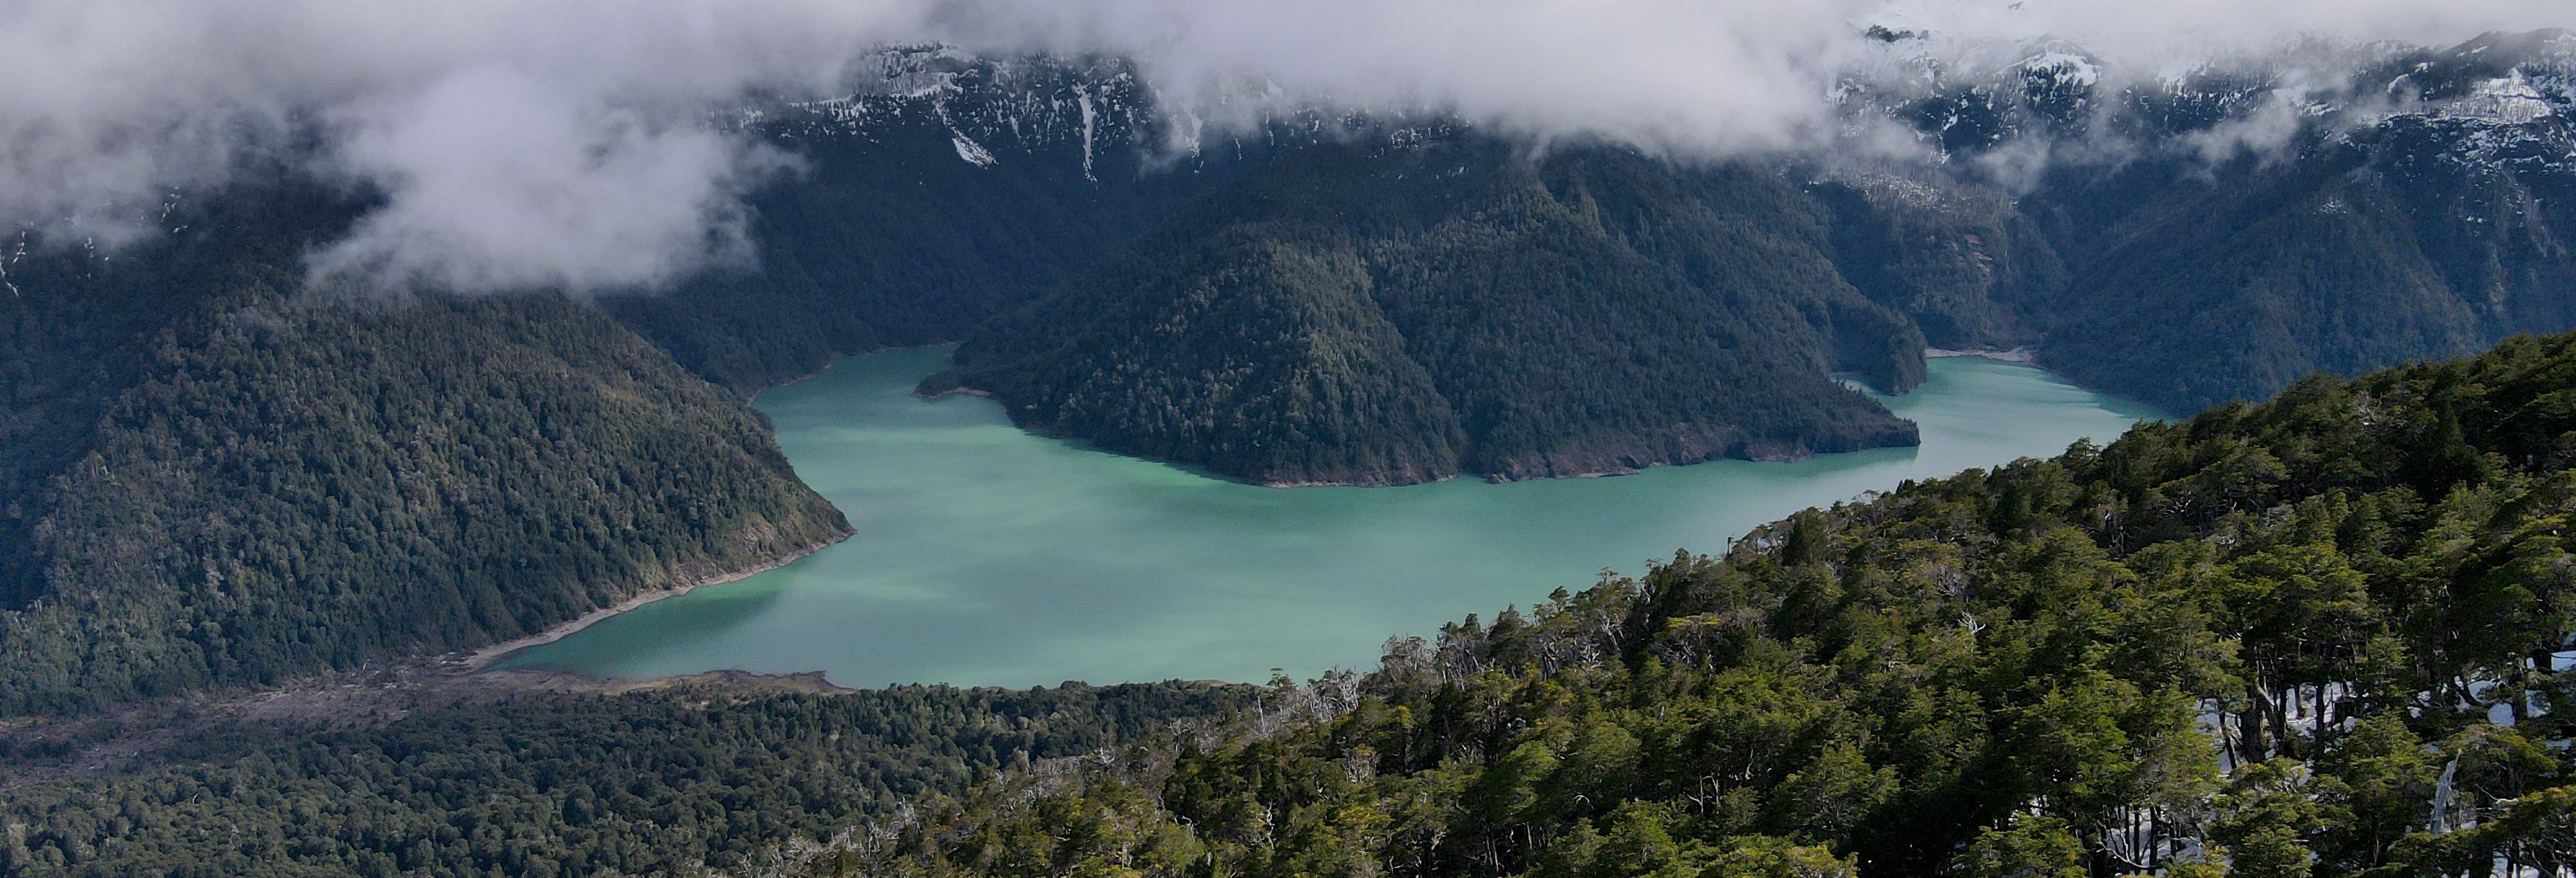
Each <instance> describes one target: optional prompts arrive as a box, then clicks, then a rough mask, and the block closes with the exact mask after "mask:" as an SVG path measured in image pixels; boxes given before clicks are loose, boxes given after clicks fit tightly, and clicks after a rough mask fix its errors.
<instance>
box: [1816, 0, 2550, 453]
mask: <svg viewBox="0 0 2576 878" xmlns="http://www.w3.org/2000/svg"><path fill="white" fill-rule="evenodd" d="M2046 48H2047V49H2048V50H2047V51H2042V52H2039V53H2037V54H2034V55H2033V56H2032V57H2031V58H2029V59H2027V60H2025V61H2023V62H2020V63H2017V64H2014V65H2011V66H2008V67H2007V68H2005V69H2004V70H2001V71H1997V72H1994V73H1991V74H1987V75H1985V76H1984V77H1982V78H1980V77H1978V76H1975V75H1973V74H1968V75H1963V74H1962V73H1961V72H1959V71H1946V73H1947V74H1948V79H1947V81H1948V82H1950V83H1951V84H1950V85H1945V86H1941V87H1938V88H1936V89H1935V94H1933V95H1931V96H1928V97H1922V98H1913V99H1911V101H1912V102H1910V103H1909V102H1907V100H1908V98H1907V97H1906V96H1905V95H1903V94H1894V95H1871V96H1869V100H1868V101H1864V102H1862V103H1863V105H1865V106H1867V107H1869V108H1870V109H1868V110H1867V112H1885V113H1889V114H1893V115H1897V116H1900V117H1903V118H1906V119H1907V120H1908V121H1910V122H1912V123H1914V124H1915V125H1917V126H1918V130H1919V131H1920V132H1921V136H1922V137H1924V138H1925V139H1926V141H1927V142H1928V143H1930V144H1932V145H1934V146H1935V147H1936V148H1938V149H1939V150H1941V151H1942V153H1943V154H1944V159H1945V162H1947V163H1950V164H1955V165H1960V166H1964V167H1971V168H1985V169H1989V170H1988V172H1987V174H1986V176H1988V177H1990V178H1994V179H1995V180H1996V181H1997V182H2000V183H2005V184H2009V185H2013V186H2017V187H2019V194H2018V195H2017V196H2016V197H2013V198H2011V199H2010V205H2011V206H2010V208H2009V209H2008V210H2006V211H2004V212H2003V215H2002V216H2001V218H2000V219H1998V218H1996V217H1995V215H1994V212H1992V211H1987V212H1971V213H1969V214H1967V215H1966V216H1960V217H1952V218H1946V219H1937V218H1936V220H1935V221H1933V222H1932V223H1931V224H1930V227H1929V230H1928V231H1918V234H1917V236H1916V237H1915V238H1913V239H1910V241H1909V240H1908V239H1904V238H1895V237H1885V240H1884V241H1883V242H1880V243H1879V246H1877V247H1873V252H1883V250H1884V249H1885V246H1884V245H1885V243H1888V242H1893V243H1895V244H1897V246H1896V248H1895V252H1897V253H1898V254H1899V257H1898V259H1897V260H1896V261H1897V262H1899V263H1900V264H1906V265H1908V267H1910V268H1917V273H1918V274H1925V275H1929V276H1930V277H1932V278H1936V279H1937V278H1942V277H1946V276H1949V275H1954V274H1956V272H1951V271H1942V270H1941V268H1942V265H1943V263H1942V261H1941V260H1942V257H1943V256H1944V255H1945V254H1947V253H1951V252H1956V251H1958V250H1961V249H1963V248H1961V247H1960V246H1959V244H1960V243H1961V242H1967V241H1971V240H1973V241H1974V242H1976V245H1975V246H1971V247H1968V248H1964V249H1967V250H1971V251H1973V252H1974V254H1975V255H1976V257H1977V258H1978V259H1979V260H1980V261H1981V262H1982V263H1983V266H1984V267H1985V268H1986V269H1987V273H1989V274H1992V275H1993V276H1994V277H1993V279H1992V280H1991V282H1990V283H1991V284H1992V285H1994V286H1996V287H1998V288H1999V289H2002V290H2007V291H2008V292H2007V293H2005V294H2003V295H2001V296H1998V297H1996V298H1995V302H1996V304H1997V305H1999V306H2001V307H1997V308H1992V309H1989V310H1988V311H1987V312H1986V314H1987V316H1988V317H1989V319H1990V320H1992V321H1994V322H1995V323H1997V324H2000V325H2007V326H2015V327H2020V328H2021V329H2022V330H2023V331H2022V332H2021V333H2020V334H2019V335H2018V336H2014V334H2012V333H2004V334H2003V335H2002V336H1990V337H2004V338H2008V339H2009V340H2010V341H2013V342H2014V343H2028V342H2037V343H2038V347H2039V348H2040V353H2041V356H2042V359H2043V361H2044V362H2046V363H2048V364H2050V365H2051V366H2053V367H2055V368H2057V369H2059V370H2060V371H2063V372H2065V373H2067V374H2069V375H2070V376H2073V377H2075V378H2077V379H2079V380H2081V381H2083V382H2085V383H2087V384H2089V385H2092V386H2095V387H2100V388H2103V389H2106V390H2110V391H2113V392H2117V393H2122V394H2126V395H2131V396H2136V397H2138V398H2141V399H2145V400H2147V401H2149V402H2154V403H2156V404H2158V405H2161V406H2164V407H2167V408H2171V409H2174V410H2178V411H2193V410H2197V409H2200V408H2202V407H2205V406H2208V405H2211V404H2214V403H2218V402H2222V401H2226V400H2230V399H2251V398H2260V397H2262V396H2264V395H2267V394H2270V393H2272V392H2275V391H2277V390H2279V389H2280V388H2282V387H2286V386H2288V385H2289V384H2290V383H2291V382H2293V381H2295V380H2297V379H2298V378H2299V377H2301V376H2303V375H2306V374H2308V373H2309V372H2312V371H2317V370H2324V371H2329V372H2334V373H2338V374H2347V375H2349V374H2357V373H2359V372H2362V371H2367V370H2370V369H2373V368H2379V367H2384V366H2388V365H2393V364H2396V363H2400V362H2404V361H2406V360H2410V359H2416V358H2423V357H2449V356H2462V355H2466V354H2468V353H2471V352H2474V351H2477V350H2480V349H2483V348H2484V347H2486V346H2488V345H2491V344H2493V343H2495V342H2496V341H2498V340H2500V339H2502V338H2504V337H2506V336H2508V335H2511V334H2514V333H2517V332H2554V331H2558V330H2563V329H2566V328H2568V327H2571V326H2576V253H2571V251H2570V249H2569V246H2568V243H2567V240H2568V239H2567V238H2566V232H2565V231H2564V230H2566V229H2569V228H2576V226H2570V222H2571V221H2576V121H2572V120H2576V102H2571V100H2570V98H2569V97H2568V93H2567V90H2566V86H2565V83H2566V82H2567V81H2568V76H2569V73H2568V72H2569V71H2571V70H2576V37H2571V36H2570V35H2568V34H2566V33H2563V32H2541V33H2535V34H2523V35H2489V36H2487V37H2482V38H2480V39H2478V40H2475V41H2472V42H2470V43H2467V44H2464V45H2461V46H2458V47H2454V48H2452V49H2448V50H2442V51H2432V50H2404V51H2392V52H2389V53H2388V54H2386V55H2385V56H2384V57H2379V58H2376V59H2375V60H2372V59H2364V60H2365V61H2367V62H2368V63H2364V64H2361V67H2360V69H2359V71H2358V72H2356V73H2352V74H2351V79H2350V81H2349V82H2346V83H2344V84H2342V85H2340V86H2336V87H2333V88H2326V89H2318V88H2315V87H2313V86H2297V87H2294V86H2293V84H2292V83H2293V82H2294V81H2295V78H2293V77H2287V76H2285V75H2284V74H2283V73H2282V71H2281V70H2280V69H2270V68H2260V67H2257V68H2254V69H2248V70H2204V71H2199V72H2196V73H2193V74H2191V75H2188V76H2183V77H2178V78H2169V79H2165V80H2160V81H2152V82H2147V83H2138V84H2131V85H2126V86H2118V87H2115V86H2113V85H2112V84H2111V83H2110V81H2109V80H2108V79H2107V78H2105V77H2104V75H2103V74H2102V73H2101V72H2100V71H2099V70H2098V69H2096V68H2095V67H2094V66H2093V65H2092V62H2090V61H2088V60H2086V59H2085V58H2083V57H2082V56H2081V55H2080V49H2075V48H2073V47H2068V46H2062V45H2060V46H2054V47H2046ZM2294 60H2295V59H2285V60H2281V61H2278V62H2276V63H2279V64H2283V65H2287V64H2291V63H2293V62H2294ZM2338 63H2344V62H2338ZM1934 78H1935V79H1939V78H1940V77H1937V76H1936V77H1934ZM1870 101H1874V102H1875V103H1870ZM2106 138H2107V139H2109V140H2110V141H2112V142H2113V144H2114V145H2112V146H2105V145H2104V144H2103V141H2104V140H2105V139H2106ZM2052 151H2054V154H2053V155H2052ZM2030 155H2038V156H2050V157H2049V158H2047V159H2046V162H2047V164H2046V165H2045V166H2043V167H2041V168H2039V169H2037V171H2036V172H2035V173H2030V172H2029V170H2028V169H2023V170H2020V171H2013V172H2011V173H1997V172H1993V171H1992V169H1995V168H2008V169H2009V168H2016V167H2019V165H2018V164H2017V163H2021V164H2026V163H2027V162H2026V157H2027V156H2030ZM2014 173H2029V176H2030V177H2031V179H2029V180H2026V181H2015V180H2012V179H2010V177H2012V176H2013V174H2014ZM1910 182H1911V184H1912V187H1913V188H1926V189H1928V190H1929V191H1930V192H1932V193H1936V194H1927V195H1920V196H1916V197H1911V198H1907V197H1881V198H1878V199H1876V200H1874V201H1866V202H1864V203H1861V204H1859V205H1857V206H1858V207H1860V208H1862V210H1861V211H1859V212H1858V214H1857V215H1858V216H1860V217H1862V223H1863V224H1864V225H1886V224H1888V223H1890V222H1892V221H1891V220H1886V219H1878V218H1877V217H1878V216H1879V215H1881V214H1883V213H1886V212H1887V211H1886V210H1884V209H1883V208H1881V207H1880V206H1881V205H1884V204H1897V205H1906V204H1909V203H1916V202H1924V201H1937V200H1940V199H1942V198H1950V199H1958V198H1961V197H1963V196H1960V195H1942V194H1937V193H1942V192H1943V191H1944V190H1955V189H1957V188H1958V187H1959V186H1960V185H1961V184H1960V183H1958V182H1957V178H1952V179H1948V180H1944V179H1940V178H1931V179H1930V180H1929V182H1928V183H1927V182H1924V181H1923V180H1915V181H1910ZM1966 185H1967V187H1968V188H1969V189H1970V190H1971V191H1972V192H1973V190H1974V189H1976V188H1977V184H1973V183H1971V184H1966ZM1988 185H1992V184H1988ZM1881 188H1889V189H1903V188H1907V187H1905V186H1903V185H1890V186H1883V187H1881ZM1990 197H1991V196H1990ZM1850 200H1851V199H1846V201H1850ZM1915 212H1916V213H1920V211H1919V210H1917V211H1915ZM2021 229H2035V230H2037V231H2038V232H2039V233H2040V234H2039V235H2036V236H2034V235H2029V234H2015V232H2016V231H2018V230H2021ZM2006 230H2011V231H2006ZM1883 237H1884V236H1883ZM1849 239H1850V238H1849V237H1848V236H1847V237H1846V238H1843V239H1838V240H1849ZM2034 242H2036V245H2035V244H2034ZM1917 254H1919V255H1917ZM1907 259H1912V260H1915V261H1914V262H1912V263H1906V262H1905V260H1907ZM1926 259H1929V260H1930V264H1928V265H1925V264H1923V261H1924V260H1926ZM1887 261H1888V260H1886V259H1884V258H1879V259H1872V260H1866V261H1865V264H1862V265H1858V266H1854V265H1853V264H1852V263H1851V262H1850V260H1849V259H1846V261H1845V266H1846V271H1847V272H1848V271H1855V270H1856V271H1857V272H1860V273H1863V274H1866V273H1868V272H1872V271H1875V270H1877V265H1878V264H1883V263H1885V262H1887ZM1922 269H1929V270H1928V271H1924V270H1922ZM1935 282H1936V283H1937V282H1938V281H1935ZM1856 284H1857V285H1859V286H1861V287H1862V288H1863V289H1864V290H1877V289H1880V288H1881V286H1882V285H1881V284H1875V283H1866V282H1859V281H1856ZM1873 295H1877V293H1873ZM1956 298H1957V297H1952V298H1951V300H1956ZM1932 320H1933V323H1934V324H1940V323H1943V322H1945V321H1954V320H1955V318H1953V317H1950V316H1948V315H1946V314H1945V315H1938V316H1935V317H1933V318H1932ZM1927 333H1929V334H1932V335H1935V336H1941V335H1946V334H1947V331H1946V330H1942V331H1935V330H1934V328H1933V327H1932V326H1930V325H1927ZM1975 337H1977V336H1975V335H1974V334H1970V335H1966V336H1963V338H1975ZM1976 343H1983V344H1993V343H1994V342H1992V341H1982V340H1981V341H1979V342H1976Z"/></svg>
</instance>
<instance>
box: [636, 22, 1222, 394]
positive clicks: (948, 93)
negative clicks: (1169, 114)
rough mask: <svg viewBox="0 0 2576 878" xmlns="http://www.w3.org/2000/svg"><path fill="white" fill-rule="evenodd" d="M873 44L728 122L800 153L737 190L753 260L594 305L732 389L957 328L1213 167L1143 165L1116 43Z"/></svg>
mask: <svg viewBox="0 0 2576 878" xmlns="http://www.w3.org/2000/svg"><path fill="white" fill-rule="evenodd" d="M872 60H873V62H874V66H872V67H869V68H867V69H865V70H863V71H861V76H860V78H859V80H858V81H857V82H856V83H854V85H853V87H854V89H856V90H857V91H856V93H855V94H853V95H852V96H850V97H846V98H841V99H836V100H830V101H821V102H811V103H797V104H779V105H776V106H769V107H764V108H762V109H761V110H759V111H757V112H754V113H749V114H746V118H745V119H743V120H742V122H741V123H740V124H741V127H742V128H743V129H744V130H745V131H747V132H750V133H753V134H755V135H757V136H760V137H761V138H763V139H764V140H766V141H768V142H769V143H771V144H773V145H776V146H779V147H781V148H783V149H786V150H788V151H790V152H792V153H793V154H795V155H796V156H797V157H798V158H799V159H800V160H801V164H802V166H803V170H802V172H801V173H800V174H798V175H797V176H796V177H794V178H793V179H791V180H789V181H786V182H783V183H781V184H779V185H774V186H771V187H768V188H767V189H765V190H763V191H762V192H761V193H759V195H758V196H757V197H756V198H755V200H754V204H753V208H754V211H753V216H754V221H753V227H752V233H753V239H754V240H755V242H756V243H757V246H758V249H759V258H760V266H759V270H757V271H755V272H720V273H715V274H711V275H708V276H704V277H700V278H696V279H693V280H691V281H689V282H687V283H686V284H684V285H683V286H682V288H680V289H678V290H673V291H667V292H661V293H655V294H651V295H637V296H623V297H613V298H611V299H609V300H607V301H605V302H604V303H603V304H605V305H606V306H607V307H608V308H609V310H610V311H611V312H613V313H615V314H616V315H617V316H618V318H619V319H620V320H622V321H624V322H625V323H627V324H628V325H630V326H633V327H635V329H636V330H637V331H638V332H640V333H642V334H643V335H644V336H646V337H648V338H651V339H653V340H654V341H655V342H656V343H658V344H660V345H661V346H662V347H663V348H664V349H665V350H667V351H669V352H670V353H671V355H672V356H673V358H675V359H677V360H679V361H680V363H681V364H682V365H685V366H687V367H689V368H690V370H692V371H694V372H697V373H698V374H699V375H701V376H704V377H706V378H707V379H708V380H710V381H713V382H715V383H717V384H719V385H722V386H725V387H730V388H734V389H736V390H740V391H744V392H749V391H753V390H757V389H759V388H762V387H766V386H770V385H773V384H777V383H780V382H783V381H788V380H792V379H795V378H799V377H802V376H805V375H809V374H812V373H814V372H815V371H817V370H819V369H821V368H822V367H823V365H824V364H825V363H827V362H829V361H830V358H831V357H832V356H833V355H834V354H844V353H854V352H860V351H869V350H876V349H879V348H884V347H891V346H910V345H921V344H930V343H934V342H946V341H955V340H957V339H958V338H960V337H962V336H963V335H964V334H965V333H966V332H967V331H968V330H969V329H970V328H972V327H973V326H975V325H977V324H978V323H981V322H982V321H984V320H986V319H989V318H991V317H992V316H993V315H995V314H998V313H1001V312H1003V311H1005V310H1008V309H1009V308H1011V307H1014V306H1017V305H1019V304H1021V303H1023V302H1026V301H1027V300H1028V299H1029V298H1030V297H1031V296H1032V295H1034V294H1035V293H1036V291H1038V290H1040V289H1043V288H1045V287H1046V286H1047V285H1049V284H1051V283H1053V282H1056V281H1058V280H1061V279H1063V278H1065V277H1068V276H1071V275H1073V274H1075V273H1077V272H1079V271H1080V270H1082V269H1083V268H1085V267H1087V266H1089V265H1091V264H1093V263H1094V262H1096V261H1098V260H1100V259H1102V258H1105V257H1107V256H1108V255H1110V254H1112V253H1115V252H1117V250H1118V249H1119V247H1120V246H1121V245H1123V244H1125V243H1126V242H1127V241H1129V240H1130V239H1132V238H1133V237H1135V236H1136V235H1137V234H1139V233H1141V232H1142V231H1143V230H1144V229H1145V228H1147V227H1148V222H1149V221H1150V220H1151V219H1152V218H1154V217H1156V216H1158V215H1159V214H1160V212H1162V211H1164V210H1166V209H1168V208H1169V207H1170V206H1171V205H1172V204H1174V203H1175V202H1177V201H1178V200H1179V199H1180V198H1183V197H1186V196H1187V195H1188V194H1189V193H1191V192H1194V191H1196V190H1197V189H1198V188H1199V187H1201V186H1203V185H1205V181H1206V180H1207V179H1208V178H1211V177H1215V176H1221V175H1222V174H1223V173H1224V171H1223V168H1222V167H1221V166H1220V167H1188V168H1180V167H1166V168H1155V169H1151V170H1149V169H1148V168H1147V167H1146V162H1147V161H1148V158H1149V155H1148V149H1147V147H1148V145H1149V143H1148V142H1149V141H1150V140H1152V139H1153V138H1156V137H1159V136H1160V135H1159V134H1158V133H1157V132H1158V129H1157V128H1156V124H1155V122H1154V121H1153V120H1152V118H1151V116H1150V110H1149V107H1150V104H1149V103H1148V100H1147V97H1146V96H1145V95H1144V94H1142V86H1141V85H1140V84H1139V83H1138V82H1137V80H1136V78H1135V76H1134V74H1133V73H1132V72H1130V71H1129V70H1128V69H1127V68H1126V65H1124V64H1123V63H1121V62H1119V61H1117V60H1115V59H1106V60H1089V61H1086V60H1082V59H1051V58H1013V59H989V58H972V57H967V56H963V55H960V54H958V53H955V52H953V51H946V50H939V49H926V48H923V49H893V50H888V51H886V52H883V53H881V54H879V55H877V56H875V57H874V58H873V59H872ZM781 315H795V317H794V319H781Z"/></svg>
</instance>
